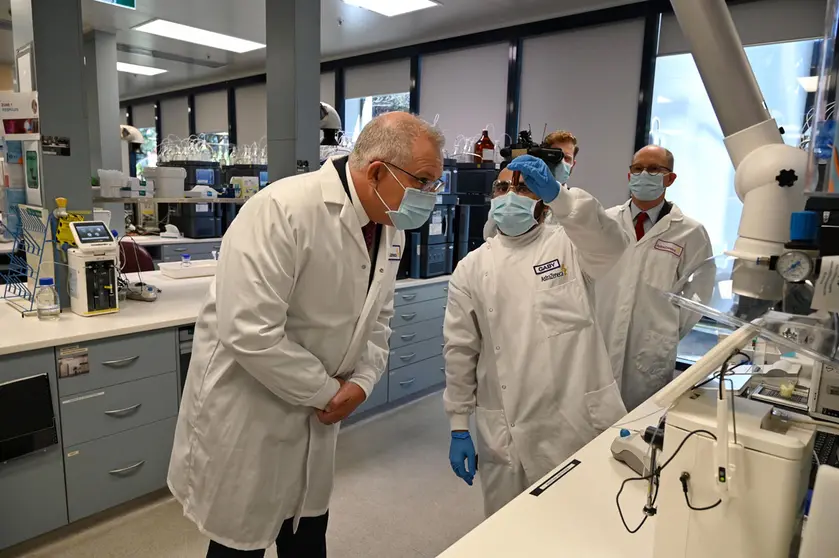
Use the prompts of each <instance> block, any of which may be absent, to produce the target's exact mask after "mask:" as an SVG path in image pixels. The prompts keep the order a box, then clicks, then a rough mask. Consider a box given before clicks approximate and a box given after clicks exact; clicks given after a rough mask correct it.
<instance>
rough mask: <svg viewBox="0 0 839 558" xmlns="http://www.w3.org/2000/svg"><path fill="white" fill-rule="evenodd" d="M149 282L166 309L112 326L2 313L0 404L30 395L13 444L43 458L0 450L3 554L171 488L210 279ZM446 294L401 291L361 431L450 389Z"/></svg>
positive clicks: (442, 284)
mask: <svg viewBox="0 0 839 558" xmlns="http://www.w3.org/2000/svg"><path fill="white" fill-rule="evenodd" d="M142 275H143V280H144V281H146V282H148V283H151V284H154V285H156V286H157V287H159V288H160V289H161V292H160V294H159V298H158V300H157V301H156V302H153V303H148V302H135V301H127V302H124V303H121V305H122V306H121V308H120V312H119V313H116V314H110V315H104V316H97V317H89V318H84V317H80V316H76V315H74V314H71V313H69V312H65V313H63V314H62V315H61V319H59V320H57V321H53V322H48V321H39V320H38V319H37V318H35V317H27V318H22V317H20V314H19V313H17V312H16V311H15V310H14V309H13V308H12V307H11V306H9V305H7V304H5V303H2V301H0V324H2V327H0V330H2V334H0V402H2V400H3V396H4V394H3V392H4V391H7V393H6V395H7V396H11V395H12V393H10V392H13V393H14V394H15V395H16V396H19V395H20V394H21V393H22V392H21V390H24V389H26V390H31V393H26V396H27V397H30V398H31V401H33V403H32V404H30V405H27V406H26V407H25V408H23V409H21V408H19V409H17V410H16V414H15V416H14V417H13V418H14V423H15V424H20V425H21V427H20V428H21V429H23V430H22V431H21V432H19V433H15V435H20V436H21V438H25V439H27V440H37V441H38V443H37V444H36V443H32V447H37V448H39V449H37V451H34V452H30V453H27V452H25V451H20V448H19V447H18V448H17V450H18V451H17V454H12V455H18V456H15V457H13V458H11V459H8V458H4V457H3V455H4V453H3V451H6V452H7V453H6V454H5V455H9V453H8V448H5V449H4V448H3V447H0V495H2V497H0V549H2V548H6V547H9V546H12V545H15V544H17V543H20V542H23V541H25V540H28V539H31V538H33V537H36V536H38V535H41V534H43V533H47V532H49V531H52V530H54V529H57V528H59V527H62V526H64V525H67V524H68V523H72V522H74V521H77V520H79V519H82V518H85V517H88V516H91V515H93V514H95V513H98V512H101V511H103V510H106V509H109V508H112V507H114V506H117V505H119V504H122V503H124V502H127V501H130V500H133V499H135V498H138V497H141V496H144V495H146V494H149V493H151V492H154V491H156V490H159V489H162V488H164V487H165V486H166V473H167V470H168V465H169V457H170V454H171V448H172V441H173V438H174V431H175V423H176V419H177V414H178V406H179V401H180V394H181V390H182V385H183V382H184V379H185V377H186V373H187V368H188V365H189V355H190V353H191V349H192V332H193V331H194V323H195V321H196V318H197V315H198V312H199V310H200V307H201V304H202V302H203V300H204V298H205V297H206V295H207V289H208V288H209V285H210V282H211V278H208V277H205V278H196V279H182V280H174V279H169V278H167V277H165V276H163V275H162V274H160V272H149V273H143V274H142ZM447 290H448V277H441V278H437V279H427V280H404V281H399V282H397V289H396V293H395V298H394V307H395V313H394V317H393V319H392V321H391V327H392V328H393V334H392V336H391V356H390V359H389V364H388V369H387V371H386V372H385V374H384V375H383V377H382V379H381V381H380V382H379V383H378V384H377V385H376V387H375V389H374V391H373V393H371V395H370V397H369V398H368V399H367V401H365V402H364V404H363V405H362V406H361V407H359V409H358V410H357V411H356V413H355V415H354V419H356V420H357V418H358V417H362V418H363V417H366V416H370V415H373V414H376V413H379V412H381V411H382V410H385V409H391V408H394V407H398V406H399V405H401V404H403V403H405V402H407V401H409V400H411V399H414V398H416V397H420V396H422V395H424V394H426V393H430V392H432V391H434V390H436V389H439V388H440V387H442V385H443V383H444V381H445V375H444V373H443V372H444V367H443V358H442V344H443V339H442V326H443V315H444V313H445V305H446V300H447V296H448V293H447ZM39 382H40V383H39ZM24 386H26V387H25V388H24ZM39 389H40V390H41V391H40V392H38V393H36V390H39ZM15 390H17V391H15ZM39 397H40V399H39ZM16 400H18V401H20V399H19V398H18V399H16ZM0 406H2V404H0ZM7 412H9V411H8V407H7ZM0 420H4V417H3V410H2V408H0ZM5 420H8V419H7V418H6V419H5ZM45 421H47V422H48V424H46V425H45V424H44V422H45ZM27 425H30V426H27ZM39 429H40V430H39ZM36 430H37V432H38V435H37V436H34V435H33V434H31V433H33V432H36ZM14 450H15V448H12V451H14ZM20 454H23V455H20ZM3 459H8V460H6V461H3Z"/></svg>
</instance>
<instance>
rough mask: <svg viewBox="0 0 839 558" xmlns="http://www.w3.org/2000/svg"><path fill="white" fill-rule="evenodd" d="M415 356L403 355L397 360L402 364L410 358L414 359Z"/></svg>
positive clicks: (415, 354)
mask: <svg viewBox="0 0 839 558" xmlns="http://www.w3.org/2000/svg"><path fill="white" fill-rule="evenodd" d="M415 356H417V353H411V354H409V355H403V356H401V357H399V360H401V361H402V362H407V361H409V360H411V359H412V358H414V357H415Z"/></svg>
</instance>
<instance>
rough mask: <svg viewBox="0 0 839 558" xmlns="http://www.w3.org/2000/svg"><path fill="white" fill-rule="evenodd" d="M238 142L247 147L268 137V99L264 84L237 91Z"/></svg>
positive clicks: (241, 88)
mask: <svg viewBox="0 0 839 558" xmlns="http://www.w3.org/2000/svg"><path fill="white" fill-rule="evenodd" d="M236 134H237V138H236V142H237V143H238V145H247V144H250V143H254V142H259V141H260V140H261V139H262V138H263V137H266V136H267V135H268V97H267V95H266V87H265V84H264V83H261V84H259V85H249V86H248V87H240V88H238V89H236Z"/></svg>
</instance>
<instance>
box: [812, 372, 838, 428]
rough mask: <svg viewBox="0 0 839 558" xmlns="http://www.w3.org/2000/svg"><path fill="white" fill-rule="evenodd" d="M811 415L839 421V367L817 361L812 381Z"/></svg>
mask: <svg viewBox="0 0 839 558" xmlns="http://www.w3.org/2000/svg"><path fill="white" fill-rule="evenodd" d="M807 406H808V407H809V409H810V416H812V417H815V418H819V419H823V420H828V421H831V422H839V368H837V367H836V366H833V365H831V364H825V363H823V362H818V361H817V362H816V363H815V364H814V366H813V377H812V379H811V381H810V396H809V400H808V405H807Z"/></svg>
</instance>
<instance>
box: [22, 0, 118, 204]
mask: <svg viewBox="0 0 839 558" xmlns="http://www.w3.org/2000/svg"><path fill="white" fill-rule="evenodd" d="M12 33H13V37H14V42H15V47H16V48H20V47H21V46H24V45H25V44H27V40H28V41H31V42H32V43H33V52H34V59H35V80H34V81H35V84H36V90H37V91H38V102H39V105H40V114H41V135H42V136H58V137H65V138H69V140H70V155H69V156H57V155H45V156H43V157H42V169H43V176H42V177H41V184H42V186H41V188H42V194H43V200H44V206H45V207H48V208H50V209H53V208H54V207H55V201H54V200H55V198H57V197H64V198H67V202H68V203H67V207H68V208H70V209H72V210H86V211H90V210H92V209H93V196H92V191H91V189H90V139H89V131H88V123H87V120H88V117H87V113H88V106H87V97H86V94H85V88H84V81H83V75H84V55H83V51H82V0H12ZM114 133H115V134H116V133H117V132H114Z"/></svg>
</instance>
